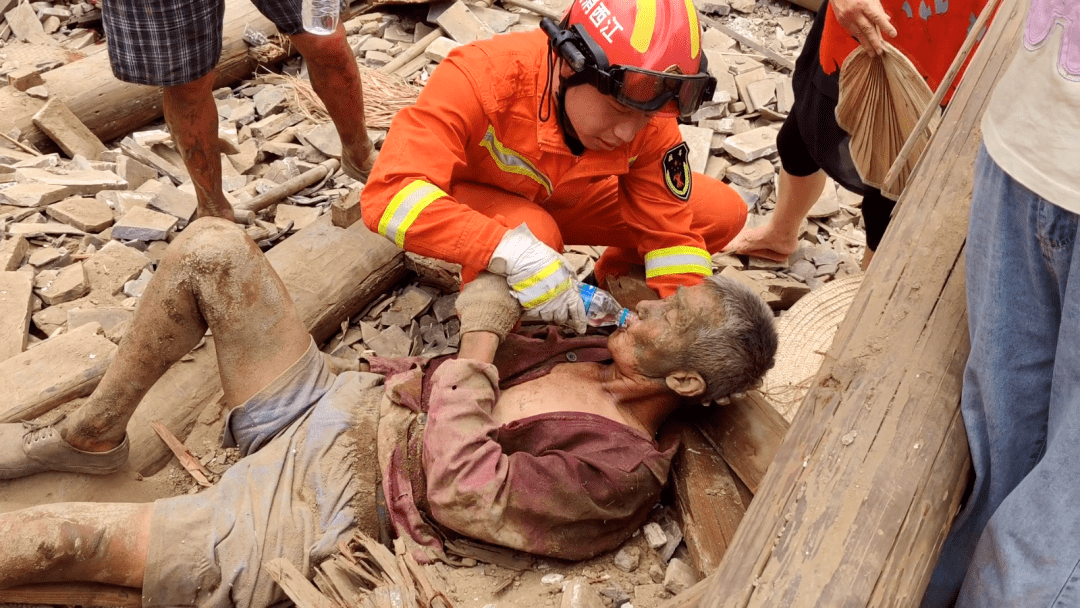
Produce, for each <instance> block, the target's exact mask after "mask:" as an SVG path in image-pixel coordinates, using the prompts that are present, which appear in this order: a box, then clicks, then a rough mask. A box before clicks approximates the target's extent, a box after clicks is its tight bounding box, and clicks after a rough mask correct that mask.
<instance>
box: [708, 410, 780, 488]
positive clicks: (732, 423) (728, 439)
mask: <svg viewBox="0 0 1080 608" xmlns="http://www.w3.org/2000/svg"><path fill="white" fill-rule="evenodd" d="M704 413H705V414H706V415H705V416H702V417H699V418H697V419H695V421H694V424H695V425H696V426H697V427H698V429H699V430H700V431H701V433H702V434H703V435H704V436H705V437H706V438H707V439H708V440H709V441H710V442H711V443H712V445H713V446H715V447H716V450H717V451H718V452H719V453H720V455H721V456H723V458H724V460H725V461H726V462H727V464H728V466H730V467H731V469H732V470H733V471H734V472H735V474H736V475H738V476H739V479H741V480H742V482H743V483H745V484H746V487H747V488H749V489H750V491H751V492H757V489H758V486H759V485H761V480H762V478H764V477H765V471H767V470H768V468H769V465H771V464H772V462H773V459H774V458H775V457H776V452H777V450H779V449H780V444H781V443H782V442H783V440H784V435H785V434H786V433H787V430H788V423H787V421H786V420H784V417H783V416H781V415H780V414H779V413H778V412H777V411H776V408H774V407H773V406H772V405H771V404H770V403H769V402H768V401H767V400H766V399H765V397H763V396H762V395H761V393H759V392H758V391H750V392H749V393H747V395H746V397H745V398H743V399H736V400H733V401H732V403H731V404H730V405H727V406H711V407H708V408H705V410H704Z"/></svg>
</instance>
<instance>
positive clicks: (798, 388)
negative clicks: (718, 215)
mask: <svg viewBox="0 0 1080 608" xmlns="http://www.w3.org/2000/svg"><path fill="white" fill-rule="evenodd" d="M863 276H864V275H863V274H862V273H859V274H853V275H848V276H846V277H843V278H841V279H836V280H835V281H830V282H828V283H826V284H824V285H822V286H821V287H819V288H817V289H815V290H813V291H811V292H810V293H808V294H806V295H805V296H803V297H802V298H800V299H799V301H798V302H796V303H795V305H794V306H792V307H791V308H790V309H788V311H787V312H785V313H784V314H783V315H781V316H780V318H779V319H778V320H777V322H776V332H777V333H778V334H779V336H780V344H779V346H778V348H777V351H776V365H775V366H773V368H772V369H770V370H769V372H768V373H767V374H765V379H764V381H763V383H762V387H761V392H762V394H764V395H765V397H766V398H767V399H768V400H769V402H770V403H772V404H773V406H774V407H776V409H777V411H779V412H780V414H781V415H782V416H783V417H784V418H786V419H787V420H788V422H790V421H791V419H792V418H793V417H794V416H795V412H796V411H797V410H798V408H799V405H800V404H802V400H803V397H805V396H806V392H807V391H808V390H809V389H810V383H811V381H813V379H814V376H816V375H817V372H818V368H820V367H821V363H822V362H823V361H824V360H825V353H826V352H828V350H829V347H830V346H832V341H833V336H835V335H836V329H837V328H838V327H839V326H840V322H841V321H843V320H844V316H845V315H846V314H847V311H848V309H849V308H851V302H852V301H853V300H854V299H855V292H857V291H858V290H859V285H861V284H862V280H863Z"/></svg>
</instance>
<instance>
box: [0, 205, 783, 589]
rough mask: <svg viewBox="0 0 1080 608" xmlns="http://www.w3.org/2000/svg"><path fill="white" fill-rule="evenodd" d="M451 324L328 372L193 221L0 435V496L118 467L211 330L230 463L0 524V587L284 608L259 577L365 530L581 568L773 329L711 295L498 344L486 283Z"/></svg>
mask: <svg viewBox="0 0 1080 608" xmlns="http://www.w3.org/2000/svg"><path fill="white" fill-rule="evenodd" d="M458 311H459V314H460V316H461V331H462V338H461V349H460V352H459V353H458V355H457V358H455V359H449V358H444V359H436V360H434V361H422V360H420V359H415V358H414V359H406V360H380V359H373V360H372V361H370V362H367V363H362V364H361V365H362V367H365V368H366V367H368V366H370V371H368V370H365V371H355V370H348V371H340V373H334V370H332V369H331V365H330V362H328V361H327V359H326V358H324V357H323V356H322V355H321V353H320V352H319V351H318V350H317V349H316V346H315V344H314V341H313V340H312V339H311V336H310V335H309V334H308V333H307V330H306V329H305V327H304V325H303V324H302V323H301V321H300V319H299V318H298V317H297V314H296V312H295V310H294V308H293V305H292V300H291V299H290V298H289V294H288V293H287V292H286V290H285V287H284V285H283V284H282V283H281V281H280V279H279V278H278V276H277V275H276V274H275V273H274V271H273V269H272V268H271V267H270V265H269V263H268V262H267V260H266V259H265V257H264V256H263V255H262V254H261V252H260V251H259V250H258V248H257V247H256V246H255V244H254V243H252V242H251V241H250V240H249V239H248V238H247V237H246V235H244V233H243V232H242V231H241V230H240V229H239V228H237V227H236V226H234V225H233V224H231V223H229V222H226V221H223V220H220V219H216V218H204V219H200V220H198V221H196V222H195V223H193V224H192V225H191V226H190V227H189V228H188V229H187V230H185V231H184V232H183V234H182V235H181V236H180V237H178V238H177V239H176V241H175V242H173V243H172V245H171V246H170V247H169V249H168V251H167V252H166V254H165V257H164V259H163V260H162V264H161V267H160V269H159V271H158V272H157V274H156V275H155V276H154V279H153V280H152V281H151V283H150V286H149V287H148V289H147V291H146V293H145V295H144V296H143V298H142V301H141V302H140V304H139V307H138V310H137V311H136V313H135V317H134V321H133V324H132V327H131V330H130V332H129V333H128V335H127V337H126V338H125V340H124V341H123V343H122V344H121V345H120V349H119V351H118V353H117V356H116V359H115V361H114V363H113V365H112V367H110V368H109V370H108V372H107V373H106V374H105V376H104V378H103V379H102V381H101V383H100V385H99V386H98V388H97V390H95V391H94V393H93V395H92V396H91V397H90V398H89V399H87V401H86V402H85V403H84V404H83V405H82V406H81V407H80V408H79V409H78V410H76V411H75V412H73V413H72V414H69V415H68V416H67V417H66V418H64V419H62V420H60V421H59V422H57V423H55V424H54V425H51V426H34V425H30V424H22V423H20V424H5V425H0V478H14V477H20V476H24V475H31V474H34V473H37V472H40V471H46V470H53V471H74V472H81V473H91V474H94V473H97V474H101V473H109V472H113V471H116V470H118V469H120V468H121V467H122V466H123V464H124V462H125V461H126V459H127V450H128V443H127V438H126V432H125V429H126V425H127V422H128V420H129V419H130V417H131V415H132V413H133V412H134V410H135V408H136V406H137V405H138V403H139V401H140V399H141V398H142V397H143V395H144V394H145V393H146V392H147V390H149V389H150V387H151V386H152V385H153V384H154V382H155V381H156V380H157V379H158V378H160V377H161V375H162V374H163V373H164V372H165V370H166V369H168V367H169V366H170V365H172V364H173V363H175V362H176V361H177V360H179V359H180V358H181V357H182V356H183V355H184V354H186V353H187V352H188V351H189V350H190V349H191V348H192V347H193V346H195V344H196V343H197V342H198V341H199V339H200V338H201V337H202V336H203V334H204V333H205V332H206V329H207V328H208V327H209V328H210V329H211V330H212V331H213V334H214V338H215V344H216V348H217V356H218V367H219V370H220V373H221V384H222V387H223V388H224V391H225V398H226V400H227V402H228V403H229V404H230V405H233V404H235V405H236V407H235V408H234V409H232V410H231V411H230V413H229V416H228V419H227V421H226V428H225V437H224V443H225V444H226V445H227V446H238V447H239V449H240V451H241V453H242V454H243V455H244V458H242V459H241V460H240V461H239V462H238V463H236V464H235V465H233V466H232V467H231V468H230V469H229V470H228V471H227V472H226V474H225V475H223V476H222V478H221V480H220V482H219V483H218V484H217V485H215V486H214V487H212V488H209V489H207V490H206V491H204V492H201V493H199V494H195V495H188V496H179V497H175V498H168V499H163V500H158V501H156V502H154V503H153V504H88V503H66V504H54V505H42V506H37V507H31V508H28V509H24V510H21V511H16V512H12V513H6V514H3V515H0V538H2V539H3V542H2V543H0V588H3V587H6V586H11V585H17V584H23V583H27V582H45V581H96V582H103V583H111V584H118V585H126V586H130V587H141V588H142V593H143V605H145V606H195V605H198V606H230V605H236V606H267V605H271V604H273V603H275V602H277V601H279V600H281V599H283V598H284V595H283V593H282V591H281V590H280V589H279V588H278V587H277V586H276V585H275V584H274V583H273V582H272V581H271V579H270V578H269V576H268V575H267V574H266V573H265V572H264V570H263V568H262V564H263V563H265V562H267V561H269V560H271V559H274V558H277V557H284V558H287V559H289V560H290V561H291V562H292V563H294V564H296V565H297V566H298V567H299V568H300V569H301V571H302V572H304V573H305V574H309V575H310V574H311V570H312V568H313V566H315V565H318V564H319V563H320V562H321V561H322V560H323V559H325V558H326V557H329V556H330V555H331V554H332V552H333V551H334V550H335V549H336V545H337V543H338V541H339V540H340V539H344V538H348V537H350V536H351V535H352V533H353V530H354V529H355V528H357V527H359V528H360V529H361V530H364V531H365V532H367V533H368V534H370V535H372V536H376V537H377V534H378V531H379V527H380V521H383V522H387V523H388V526H387V527H389V528H390V529H391V533H393V534H396V535H397V536H399V537H402V538H403V539H405V540H406V541H407V542H408V543H409V546H410V547H411V548H412V549H413V552H414V554H416V555H418V556H419V557H420V558H421V559H424V558H430V556H431V555H433V554H436V553H437V552H438V551H440V550H441V541H440V538H441V537H442V535H444V534H448V533H450V531H452V532H453V533H457V534H462V535H467V536H470V537H474V538H477V539H480V540H483V541H487V542H491V543H496V544H499V545H504V546H507V547H511V548H514V549H520V550H524V551H529V552H533V553H537V554H542V555H548V556H553V557H558V558H563V559H584V558H587V557H591V556H593V555H596V554H598V553H601V552H603V551H607V550H610V549H612V548H614V547H616V546H617V545H619V544H620V543H621V542H622V541H623V540H625V539H626V538H627V537H628V536H629V535H630V534H631V533H632V532H633V531H634V530H635V529H637V528H638V526H640V525H641V524H642V523H643V520H644V518H645V516H646V513H647V512H648V510H649V509H650V507H651V506H652V505H654V504H655V502H656V500H657V497H658V495H659V493H660V490H661V488H662V487H663V485H664V483H665V481H666V479H667V475H668V470H669V467H670V463H671V458H672V456H673V454H674V448H675V446H673V445H666V446H662V445H658V444H657V443H656V441H655V440H654V437H655V436H656V433H657V430H658V428H659V427H660V425H661V424H662V423H663V422H664V419H665V418H667V416H668V415H669V414H670V413H671V412H673V411H674V410H675V409H676V408H678V407H679V406H681V405H683V404H688V403H697V402H701V401H703V400H706V399H714V398H717V397H722V396H724V395H727V394H729V393H732V392H736V391H740V390H745V389H746V388H747V387H749V386H751V385H752V384H753V383H754V382H755V381H757V380H758V379H759V378H760V377H761V375H762V374H763V373H764V372H765V371H766V370H767V369H768V368H769V367H770V366H771V365H772V360H773V355H774V353H775V350H776V333H775V330H774V329H773V325H772V313H771V312H770V310H769V308H768V307H767V306H765V304H764V303H763V302H762V301H761V300H760V298H758V297H757V296H756V295H755V294H753V293H752V292H750V291H749V290H747V289H746V288H744V287H742V286H740V285H738V284H736V283H734V282H732V281H729V280H725V279H722V278H719V277H713V278H712V279H711V280H707V281H705V283H704V284H702V285H698V286H695V287H690V288H681V289H680V290H679V291H678V292H677V293H676V294H674V295H672V296H670V297H668V298H665V299H663V300H656V301H647V302H642V303H641V304H640V305H639V306H638V307H637V314H636V315H633V316H632V317H631V319H630V321H629V323H628V324H627V326H626V328H625V329H620V330H618V331H616V332H615V333H614V334H612V335H611V336H610V337H606V338H605V337H578V338H563V337H561V336H560V335H559V334H558V333H557V332H556V331H554V330H553V329H548V330H546V332H540V333H536V334H535V335H534V336H521V335H516V334H510V335H507V334H508V332H509V330H510V329H511V328H512V327H513V326H514V325H515V324H516V322H517V318H518V314H519V312H520V309H519V308H518V304H517V303H516V301H515V300H514V298H513V297H512V296H511V295H510V294H509V293H508V292H507V290H506V281H505V280H504V279H503V278H502V277H498V276H495V275H491V276H490V277H482V278H481V280H477V281H474V282H473V283H470V284H469V286H468V288H466V289H465V291H464V292H463V293H462V294H461V295H460V296H459V298H458ZM376 446H377V447H378V449H376ZM380 491H381V492H380ZM380 499H381V500H380ZM381 501H385V509H383V508H381V507H380V508H376V504H377V503H378V502H381ZM378 512H382V513H384V516H383V517H380V516H379V515H378V514H377V513H378Z"/></svg>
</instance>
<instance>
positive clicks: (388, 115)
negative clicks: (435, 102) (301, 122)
mask: <svg viewBox="0 0 1080 608" xmlns="http://www.w3.org/2000/svg"><path fill="white" fill-rule="evenodd" d="M266 80H267V81H268V82H276V83H281V84H285V85H286V86H288V87H289V88H291V89H292V99H291V100H290V102H291V104H292V106H293V109H294V110H296V111H298V112H300V113H302V114H304V115H305V116H306V117H307V118H308V119H310V120H311V121H312V122H315V123H324V122H328V121H329V120H330V115H329V114H327V113H326V107H325V106H323V103H322V100H321V99H319V96H318V95H316V94H315V91H314V90H313V89H312V88H311V84H310V83H308V81H307V79H305V78H300V77H298V76H289V75H286V74H270V75H268V76H267V77H266ZM360 82H361V83H362V84H363V86H364V118H365V120H366V121H367V126H368V127H371V128H376V129H387V128H389V127H390V121H392V120H393V119H394V116H395V115H397V113H398V111H399V110H401V109H402V108H406V107H408V106H411V105H412V104H413V103H415V102H416V97H417V95H419V94H420V87H417V86H416V85H413V84H410V83H409V82H408V81H406V80H405V79H403V78H401V77H399V76H394V75H392V74H385V73H383V72H379V71H377V70H372V69H370V68H366V67H364V66H360Z"/></svg>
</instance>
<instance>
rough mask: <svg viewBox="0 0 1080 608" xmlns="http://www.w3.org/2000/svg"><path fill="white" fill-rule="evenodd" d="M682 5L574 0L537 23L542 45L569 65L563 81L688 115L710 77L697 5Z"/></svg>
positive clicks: (710, 87) (712, 84)
mask: <svg viewBox="0 0 1080 608" xmlns="http://www.w3.org/2000/svg"><path fill="white" fill-rule="evenodd" d="M650 2H651V4H650ZM605 3H607V4H610V5H611V8H608V7H607V6H605ZM688 6H691V7H692V5H690V4H689V3H688V2H682V1H678V0H640V1H639V2H637V3H633V2H628V1H627V0H600V1H597V0H575V2H574V4H573V5H571V7H570V9H569V11H568V12H567V14H566V17H564V18H563V20H562V23H561V24H559V25H556V24H555V22H553V21H552V20H550V19H544V20H542V21H541V22H540V28H541V29H542V30H543V31H544V33H545V34H546V35H547V36H548V40H549V48H550V50H551V51H552V52H553V53H555V54H557V55H558V56H559V57H561V58H562V59H563V60H564V61H565V62H566V64H567V65H568V66H569V67H570V69H571V70H572V71H573V72H574V73H573V74H572V75H570V77H569V78H567V79H565V82H566V85H567V86H576V85H580V84H589V85H592V86H594V87H596V89H597V90H598V91H600V92H601V93H602V94H604V95H609V96H611V97H614V98H615V99H616V100H617V101H618V102H619V103H622V104H623V105H626V106H627V107H631V108H634V109H636V110H640V111H643V112H649V113H653V112H655V113H657V114H660V115H666V116H675V115H681V116H689V115H691V114H693V113H694V111H696V110H697V109H698V108H699V107H700V106H701V103H702V101H704V100H706V99H711V98H712V95H713V92H714V91H715V90H716V79H715V78H713V77H712V76H709V74H708V62H707V61H706V59H705V56H704V53H702V52H701V48H700V29H699V27H700V26H699V25H698V23H697V13H696V11H693V12H688V10H687V7H688ZM643 7H645V8H644V9H643ZM690 10H691V11H692V9H690ZM643 12H644V14H642V13H643ZM598 14H599V15H602V18H601V19H597V15H598ZM572 22H573V23H572ZM627 27H628V28H629V31H627V29H626V28H627ZM589 30H593V31H592V33H590V31H589ZM642 33H644V34H643V35H642ZM598 39H599V41H598ZM602 43H603V46H602ZM605 47H606V48H605ZM613 61H614V62H615V65H612V62H613ZM661 66H663V68H664V69H663V70H658V69H650V68H659V67H661Z"/></svg>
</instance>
